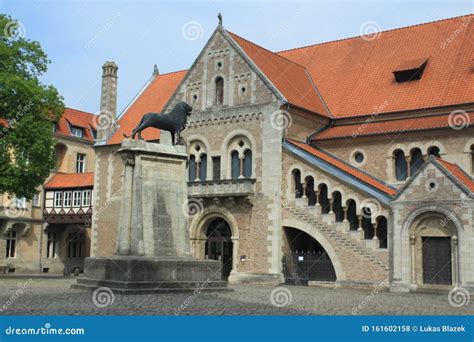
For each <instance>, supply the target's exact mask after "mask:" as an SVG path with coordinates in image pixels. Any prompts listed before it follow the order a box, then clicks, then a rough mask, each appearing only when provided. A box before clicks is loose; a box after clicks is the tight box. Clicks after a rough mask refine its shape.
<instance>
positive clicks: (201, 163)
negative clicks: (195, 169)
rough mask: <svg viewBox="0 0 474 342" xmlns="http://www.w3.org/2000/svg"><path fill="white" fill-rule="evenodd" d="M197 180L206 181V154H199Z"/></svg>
mask: <svg viewBox="0 0 474 342" xmlns="http://www.w3.org/2000/svg"><path fill="white" fill-rule="evenodd" d="M199 179H200V180H202V181H205V180H206V179H207V154H205V153H204V154H201V159H200V161H199Z"/></svg>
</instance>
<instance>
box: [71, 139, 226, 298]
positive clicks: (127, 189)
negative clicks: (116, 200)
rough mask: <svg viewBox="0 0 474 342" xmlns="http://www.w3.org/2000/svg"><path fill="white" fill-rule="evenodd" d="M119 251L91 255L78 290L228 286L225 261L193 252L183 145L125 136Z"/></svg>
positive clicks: (183, 289)
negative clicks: (197, 256)
mask: <svg viewBox="0 0 474 342" xmlns="http://www.w3.org/2000/svg"><path fill="white" fill-rule="evenodd" d="M118 153H119V154H120V155H121V157H122V160H123V162H124V173H123V182H122V202H121V212H120V215H121V216H120V218H119V226H118V227H117V250H116V253H115V255H114V256H112V257H96V258H86V260H85V265H84V275H83V276H82V277H80V278H79V279H78V281H77V284H75V285H73V287H75V288H91V289H94V288H96V287H101V286H106V287H109V288H111V289H112V290H114V291H118V292H122V293H141V292H171V291H194V290H195V289H196V287H198V286H199V287H200V288H201V289H204V290H225V289H226V288H227V282H226V281H222V280H221V262H220V261H217V260H196V259H194V258H193V257H192V256H191V253H190V243H189V236H188V234H189V231H188V226H187V212H188V197H187V184H186V161H187V155H186V149H185V147H184V146H171V145H165V144H156V143H147V142H145V141H134V140H128V139H127V140H124V141H123V143H122V146H121V148H120V150H119V151H118Z"/></svg>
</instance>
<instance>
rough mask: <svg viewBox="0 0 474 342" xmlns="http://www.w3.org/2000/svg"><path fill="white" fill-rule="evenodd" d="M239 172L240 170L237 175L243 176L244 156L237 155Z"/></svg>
mask: <svg viewBox="0 0 474 342" xmlns="http://www.w3.org/2000/svg"><path fill="white" fill-rule="evenodd" d="M239 163H240V165H239V170H240V171H239V172H240V175H239V178H244V156H243V155H242V156H239Z"/></svg>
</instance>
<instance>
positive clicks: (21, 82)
mask: <svg viewBox="0 0 474 342" xmlns="http://www.w3.org/2000/svg"><path fill="white" fill-rule="evenodd" d="M49 63H50V61H49V60H48V58H47V56H46V54H45V53H44V51H43V50H42V49H41V46H40V44H39V43H38V42H35V41H30V40H28V39H26V38H25V37H24V27H23V25H22V24H21V23H20V22H18V21H16V20H14V19H12V18H11V17H9V16H7V15H3V14H0V193H5V192H6V193H9V194H11V195H13V194H14V195H16V196H17V197H26V198H27V199H31V198H32V197H33V195H34V194H35V193H36V188H37V187H38V186H39V185H41V184H42V183H43V182H44V180H45V179H46V177H47V176H48V174H49V173H50V171H51V169H52V168H53V167H54V145H55V142H54V139H53V132H52V122H53V121H56V120H58V119H59V118H60V116H61V115H62V113H63V110H64V104H63V101H62V97H61V96H60V95H59V94H58V91H57V90H56V89H55V88H54V87H53V86H50V85H44V84H42V83H41V82H40V77H41V75H43V74H44V73H45V72H46V70H47V66H48V64H49ZM2 124H3V125H2Z"/></svg>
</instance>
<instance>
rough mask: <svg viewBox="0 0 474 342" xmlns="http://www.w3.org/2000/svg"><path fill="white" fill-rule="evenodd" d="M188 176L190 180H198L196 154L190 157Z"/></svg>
mask: <svg viewBox="0 0 474 342" xmlns="http://www.w3.org/2000/svg"><path fill="white" fill-rule="evenodd" d="M188 176H189V181H190V182H194V181H195V180H196V157H195V156H194V155H191V156H190V157H189V166H188Z"/></svg>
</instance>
